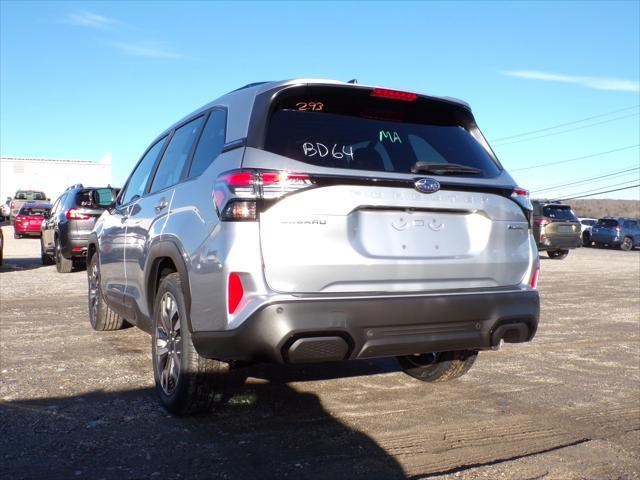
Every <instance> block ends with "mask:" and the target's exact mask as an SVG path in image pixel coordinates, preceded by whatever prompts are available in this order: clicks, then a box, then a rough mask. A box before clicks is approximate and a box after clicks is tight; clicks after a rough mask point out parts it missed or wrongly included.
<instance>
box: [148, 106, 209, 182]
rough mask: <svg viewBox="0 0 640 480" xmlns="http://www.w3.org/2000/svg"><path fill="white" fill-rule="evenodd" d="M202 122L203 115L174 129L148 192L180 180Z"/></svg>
mask: <svg viewBox="0 0 640 480" xmlns="http://www.w3.org/2000/svg"><path fill="white" fill-rule="evenodd" d="M203 122H204V117H198V118H196V119H195V120H193V121H191V122H189V123H187V124H186V125H183V126H182V127H180V128H178V129H177V130H176V131H175V133H174V134H173V137H171V141H170V142H169V145H168V146H167V150H166V151H165V152H164V155H163V156H162V160H160V165H158V169H157V171H156V173H155V176H154V178H153V183H152V184H151V189H150V190H149V193H154V192H159V191H160V190H163V189H165V188H167V187H170V186H171V185H175V184H176V183H178V182H179V181H180V179H181V178H182V172H183V170H184V166H185V165H186V163H187V159H188V158H189V154H190V153H191V150H192V148H193V144H194V143H195V141H196V138H198V134H199V133H200V128H201V127H202V124H203Z"/></svg>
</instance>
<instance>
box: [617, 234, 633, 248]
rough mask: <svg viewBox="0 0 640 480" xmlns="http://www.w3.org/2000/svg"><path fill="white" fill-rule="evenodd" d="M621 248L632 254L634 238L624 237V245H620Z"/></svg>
mask: <svg viewBox="0 0 640 480" xmlns="http://www.w3.org/2000/svg"><path fill="white" fill-rule="evenodd" d="M620 248H621V249H622V250H624V251H625V252H630V251H631V250H633V238H631V237H624V239H623V240H622V243H621V244H620Z"/></svg>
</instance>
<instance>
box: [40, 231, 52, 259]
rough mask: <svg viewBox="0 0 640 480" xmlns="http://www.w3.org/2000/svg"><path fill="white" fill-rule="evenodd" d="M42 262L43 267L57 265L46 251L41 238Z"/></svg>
mask: <svg viewBox="0 0 640 480" xmlns="http://www.w3.org/2000/svg"><path fill="white" fill-rule="evenodd" d="M40 260H41V261H42V265H53V264H54V263H55V262H54V261H53V259H52V258H51V257H50V256H49V255H47V253H46V252H45V251H44V241H43V240H42V238H40Z"/></svg>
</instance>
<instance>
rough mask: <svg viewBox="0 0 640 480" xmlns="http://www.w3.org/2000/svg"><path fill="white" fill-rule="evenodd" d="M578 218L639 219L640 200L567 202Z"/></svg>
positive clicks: (580, 200) (583, 200) (582, 200)
mask: <svg viewBox="0 0 640 480" xmlns="http://www.w3.org/2000/svg"><path fill="white" fill-rule="evenodd" d="M564 203H567V204H569V205H571V207H572V208H573V211H574V212H575V213H576V215H577V216H578V217H592V218H602V217H633V218H640V200H609V199H579V200H568V201H567V202H564Z"/></svg>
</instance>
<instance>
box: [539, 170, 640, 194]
mask: <svg viewBox="0 0 640 480" xmlns="http://www.w3.org/2000/svg"><path fill="white" fill-rule="evenodd" d="M639 169H640V167H635V168H629V169H627V170H620V171H617V172H612V173H607V174H604V175H599V176H597V177H590V178H585V179H582V180H576V181H573V182H569V183H561V184H559V185H552V186H550V187H545V188H540V189H537V190H531V191H532V192H546V191H548V190H555V189H558V188H562V187H569V186H571V185H580V184H583V183H593V182H596V181H598V180H600V179H602V178H607V177H616V176H618V175H622V174H625V173H629V172H632V171H634V170H639Z"/></svg>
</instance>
